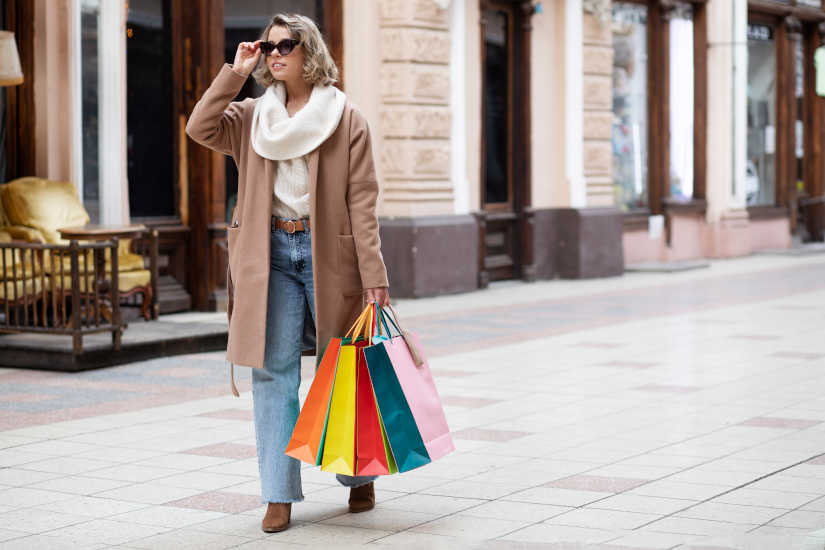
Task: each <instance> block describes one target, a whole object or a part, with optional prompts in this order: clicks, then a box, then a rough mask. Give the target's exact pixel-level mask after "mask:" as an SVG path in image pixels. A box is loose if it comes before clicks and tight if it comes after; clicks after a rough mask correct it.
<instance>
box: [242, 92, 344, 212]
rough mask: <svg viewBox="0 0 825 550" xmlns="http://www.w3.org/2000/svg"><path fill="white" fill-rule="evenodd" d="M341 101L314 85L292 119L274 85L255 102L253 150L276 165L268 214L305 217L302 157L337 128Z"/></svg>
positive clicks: (305, 182)
mask: <svg viewBox="0 0 825 550" xmlns="http://www.w3.org/2000/svg"><path fill="white" fill-rule="evenodd" d="M345 102H346V96H345V95H344V93H343V92H341V91H340V90H339V89H337V88H335V87H333V86H314V87H313V89H312V92H311V93H310V97H309V100H308V101H307V104H306V105H304V106H303V107H302V108H301V109H300V110H299V111H298V112H297V113H295V115H294V116H289V113H288V112H287V110H286V88H285V87H284V84H283V82H278V81H276V82H275V83H274V84H273V85H271V86H269V87H268V88H267V89H266V91H265V92H264V95H263V96H261V98H260V99H259V100H258V101H257V102H256V104H255V112H254V114H253V117H252V129H251V141H252V148H253V149H254V150H255V152H256V153H258V154H259V155H261V156H262V157H264V158H268V159H271V160H274V161H276V162H277V164H278V169H277V170H276V172H275V181H274V182H273V195H272V214H273V215H275V216H280V217H282V218H291V219H292V218H307V217H309V170H308V169H307V159H306V155H307V154H308V153H309V152H310V151H312V150H314V149H315V148H317V147H318V146H320V145H321V143H323V142H324V140H326V139H327V138H328V137H329V136H330V135H331V134H332V132H334V131H335V129H336V128H337V127H338V123H339V122H340V120H341V115H342V114H343V112H344V103H345Z"/></svg>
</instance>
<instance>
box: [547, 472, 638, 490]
mask: <svg viewBox="0 0 825 550" xmlns="http://www.w3.org/2000/svg"><path fill="white" fill-rule="evenodd" d="M649 481H650V480H648V479H632V478H622V477H606V476H593V475H576V476H571V477H565V478H562V479H558V480H556V481H551V482H550V483H545V484H544V487H556V488H558V489H573V490H578V491H595V492H600V493H621V492H624V491H628V490H630V489H633V488H635V487H639V486H641V485H644V484H645V483H648V482H649Z"/></svg>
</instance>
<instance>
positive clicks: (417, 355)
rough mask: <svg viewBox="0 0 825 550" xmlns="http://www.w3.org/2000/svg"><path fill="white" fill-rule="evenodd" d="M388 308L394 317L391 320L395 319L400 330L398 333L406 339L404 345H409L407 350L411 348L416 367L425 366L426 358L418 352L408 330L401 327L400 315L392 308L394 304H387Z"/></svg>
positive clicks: (395, 323)
mask: <svg viewBox="0 0 825 550" xmlns="http://www.w3.org/2000/svg"><path fill="white" fill-rule="evenodd" d="M387 307H388V308H390V311H391V312H392V317H390V320H393V319H392V318H393V317H394V318H395V319H394V322H393V324H394V325H395V326H396V328H398V331H399V332H400V333H401V337H402V338H403V339H404V343H406V344H407V348H409V350H410V355H412V358H413V362H415V366H416V367H420V366H421V365H423V364H424V358H423V356H422V355H421V353H420V352H419V351H418V346H416V345H415V342H413V339H412V338H411V337H410V335H409V333H408V332H407V331H406V330H404V327H402V326H401V322H400V321H399V320H398V313H397V312H396V311H395V308H394V307H392V304H387Z"/></svg>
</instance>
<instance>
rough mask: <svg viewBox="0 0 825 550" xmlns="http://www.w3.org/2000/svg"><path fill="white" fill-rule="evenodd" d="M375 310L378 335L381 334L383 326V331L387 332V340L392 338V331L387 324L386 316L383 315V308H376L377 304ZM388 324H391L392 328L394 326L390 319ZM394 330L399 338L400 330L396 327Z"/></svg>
mask: <svg viewBox="0 0 825 550" xmlns="http://www.w3.org/2000/svg"><path fill="white" fill-rule="evenodd" d="M375 310H376V312H377V317H378V321H379V322H378V334H381V325H382V324H383V325H384V329H385V330H386V331H387V338H392V331H391V330H390V327H389V325H388V324H387V316H386V314H385V313H384V308H383V307H378V304H376V305H375ZM390 323H392V324H393V326H395V321H393V320H392V319H390ZM395 329H396V330H397V331H398V334H399V336H400V335H401V329H399V328H398V327H397V326H395Z"/></svg>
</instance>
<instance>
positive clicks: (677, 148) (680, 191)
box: [669, 4, 694, 201]
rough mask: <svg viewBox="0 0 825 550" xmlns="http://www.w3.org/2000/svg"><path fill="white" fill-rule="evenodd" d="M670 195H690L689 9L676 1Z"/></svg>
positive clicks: (681, 198) (685, 197)
mask: <svg viewBox="0 0 825 550" xmlns="http://www.w3.org/2000/svg"><path fill="white" fill-rule="evenodd" d="M669 26H670V29H669V31H670V170H669V181H670V190H669V191H670V197H671V198H672V199H675V200H679V201H689V200H691V199H692V198H693V106H694V100H693V84H694V81H693V78H694V74H693V66H694V65H693V9H692V7H691V5H690V4H680V5H678V7H677V8H676V9H674V10H673V12H671V18H670V23H669Z"/></svg>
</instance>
